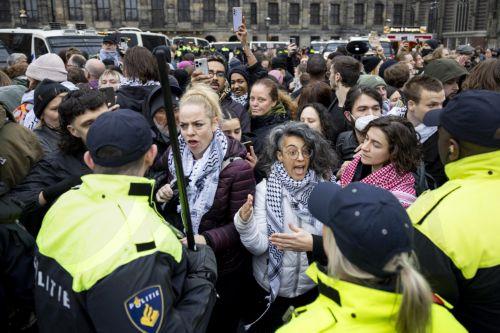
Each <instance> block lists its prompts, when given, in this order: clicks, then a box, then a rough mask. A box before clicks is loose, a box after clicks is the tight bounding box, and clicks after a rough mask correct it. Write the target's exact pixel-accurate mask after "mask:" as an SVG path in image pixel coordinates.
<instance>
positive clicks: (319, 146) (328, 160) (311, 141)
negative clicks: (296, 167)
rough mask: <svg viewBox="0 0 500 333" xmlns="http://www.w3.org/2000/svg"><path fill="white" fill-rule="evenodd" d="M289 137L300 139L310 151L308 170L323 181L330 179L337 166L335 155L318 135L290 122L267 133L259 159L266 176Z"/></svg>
mask: <svg viewBox="0 0 500 333" xmlns="http://www.w3.org/2000/svg"><path fill="white" fill-rule="evenodd" d="M289 136H296V137H299V138H301V139H302V140H304V142H305V144H306V146H307V147H308V148H309V149H311V151H312V156H311V158H310V163H309V168H311V169H312V170H314V172H316V174H317V175H318V176H321V177H323V178H325V179H328V178H330V176H331V175H332V173H333V171H332V169H333V168H334V167H335V166H336V165H337V164H338V158H337V154H336V153H335V152H334V151H333V150H332V148H331V146H330V143H329V142H328V141H327V140H325V139H324V138H323V136H321V134H320V133H318V132H317V131H315V130H313V129H311V128H309V127H308V126H307V125H306V124H304V123H302V122H297V121H290V122H286V123H284V124H281V125H279V126H276V127H274V128H273V129H272V131H271V133H269V137H268V139H267V145H266V149H265V151H264V154H263V157H262V159H261V165H262V168H263V170H264V171H265V172H266V174H267V175H269V173H270V171H271V166H272V165H273V163H274V162H276V161H277V160H278V158H277V152H278V151H281V149H282V147H283V140H284V138H285V137H289Z"/></svg>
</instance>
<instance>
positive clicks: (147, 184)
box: [81, 174, 155, 202]
mask: <svg viewBox="0 0 500 333" xmlns="http://www.w3.org/2000/svg"><path fill="white" fill-rule="evenodd" d="M154 183H155V181H154V180H152V179H147V178H144V177H135V176H126V175H102V174H90V175H85V176H83V177H82V185H81V189H82V190H84V191H88V192H92V193H96V194H98V195H100V196H101V197H102V198H108V199H110V198H111V199H112V198H120V197H124V196H134V197H137V198H138V199H139V198H140V199H143V200H147V201H149V202H152V200H153V188H154Z"/></svg>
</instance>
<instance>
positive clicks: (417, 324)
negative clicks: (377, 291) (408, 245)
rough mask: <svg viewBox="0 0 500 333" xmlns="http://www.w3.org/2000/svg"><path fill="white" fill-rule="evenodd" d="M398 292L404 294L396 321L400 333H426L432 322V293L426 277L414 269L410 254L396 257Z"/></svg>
mask: <svg viewBox="0 0 500 333" xmlns="http://www.w3.org/2000/svg"><path fill="white" fill-rule="evenodd" d="M395 264H396V271H397V272H399V273H398V274H399V275H398V282H397V288H396V289H397V290H396V291H397V292H401V293H402V294H403V299H402V301H401V306H400V307H399V312H398V316H397V320H396V330H397V332H398V333H425V332H426V331H427V327H428V325H429V324H430V321H431V306H432V291H431V288H430V287H429V284H428V283H427V281H426V280H425V279H424V277H423V276H422V275H421V274H420V273H419V272H418V271H417V270H416V269H415V268H413V266H412V264H411V262H410V258H409V256H408V254H406V253H404V254H400V255H398V256H397V257H396V261H395Z"/></svg>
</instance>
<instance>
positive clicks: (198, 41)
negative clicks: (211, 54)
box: [172, 36, 210, 48]
mask: <svg viewBox="0 0 500 333" xmlns="http://www.w3.org/2000/svg"><path fill="white" fill-rule="evenodd" d="M172 43H174V44H175V45H179V44H181V43H182V44H189V43H192V44H193V45H196V46H198V47H199V48H203V47H209V46H210V43H209V42H208V40H206V39H204V38H199V37H183V36H176V37H174V38H172Z"/></svg>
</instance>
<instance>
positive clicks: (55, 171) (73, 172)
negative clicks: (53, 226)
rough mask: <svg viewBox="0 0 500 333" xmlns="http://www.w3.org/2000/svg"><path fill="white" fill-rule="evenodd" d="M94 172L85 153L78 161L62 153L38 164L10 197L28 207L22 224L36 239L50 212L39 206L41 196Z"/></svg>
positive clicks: (14, 189)
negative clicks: (69, 179) (55, 186)
mask: <svg viewBox="0 0 500 333" xmlns="http://www.w3.org/2000/svg"><path fill="white" fill-rule="evenodd" d="M91 172H92V170H90V169H89V168H88V167H87V165H86V164H85V162H84V161H83V152H82V153H81V154H80V155H79V156H78V157H76V156H73V155H68V154H63V153H62V152H60V151H57V152H54V153H52V154H49V155H47V156H45V157H44V158H43V159H41V160H40V161H39V162H38V163H37V164H35V166H34V167H33V168H32V169H31V170H30V172H29V174H28V176H26V178H25V179H24V181H23V182H22V183H21V184H19V185H17V186H16V187H14V188H13V189H12V191H11V192H10V193H9V196H10V197H13V198H15V199H17V200H19V201H21V202H22V203H23V204H24V209H23V215H22V217H21V219H20V221H21V223H23V224H24V225H25V226H26V228H27V229H28V231H30V233H31V234H32V235H34V236H35V235H36V234H37V233H38V229H39V228H40V225H41V223H42V220H43V217H44V216H45V213H46V211H47V209H48V207H42V206H40V204H39V202H38V195H39V194H40V192H41V191H43V190H45V189H47V188H48V187H50V186H53V185H56V184H58V183H60V182H62V181H65V180H67V179H68V178H71V177H80V176H83V175H86V174H89V173H91Z"/></svg>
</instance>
